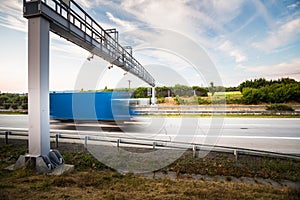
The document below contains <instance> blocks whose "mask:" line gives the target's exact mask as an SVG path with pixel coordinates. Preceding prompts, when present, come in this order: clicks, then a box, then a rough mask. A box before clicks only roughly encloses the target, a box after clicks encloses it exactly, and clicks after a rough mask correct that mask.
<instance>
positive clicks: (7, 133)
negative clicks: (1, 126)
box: [5, 131, 11, 144]
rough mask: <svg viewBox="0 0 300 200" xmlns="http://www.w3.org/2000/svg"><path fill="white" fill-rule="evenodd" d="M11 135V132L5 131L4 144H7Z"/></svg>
mask: <svg viewBox="0 0 300 200" xmlns="http://www.w3.org/2000/svg"><path fill="white" fill-rule="evenodd" d="M10 134H11V131H5V144H8V135H10Z"/></svg>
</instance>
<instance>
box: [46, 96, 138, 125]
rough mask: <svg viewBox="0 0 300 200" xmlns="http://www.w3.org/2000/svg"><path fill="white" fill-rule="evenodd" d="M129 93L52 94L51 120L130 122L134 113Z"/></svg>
mask: <svg viewBox="0 0 300 200" xmlns="http://www.w3.org/2000/svg"><path fill="white" fill-rule="evenodd" d="M129 102H130V94H129V93H127V92H51V93H50V118H51V119H56V120H61V121H64V120H97V121H128V120H131V119H132V117H133V115H134V112H133V110H131V108H130V103H129Z"/></svg>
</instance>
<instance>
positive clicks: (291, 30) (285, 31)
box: [253, 18, 300, 52]
mask: <svg viewBox="0 0 300 200" xmlns="http://www.w3.org/2000/svg"><path fill="white" fill-rule="evenodd" d="M299 35H300V18H298V19H294V20H291V21H289V22H287V23H285V24H283V25H281V26H280V27H279V28H278V30H277V31H275V32H271V33H270V34H269V35H268V37H267V38H265V39H263V40H262V41H260V42H256V43H254V44H253V46H254V47H256V48H258V49H261V50H264V51H267V52H268V51H272V50H274V49H276V48H279V47H282V46H284V45H287V44H289V43H291V42H293V41H295V40H297V39H299V38H300V37H299Z"/></svg>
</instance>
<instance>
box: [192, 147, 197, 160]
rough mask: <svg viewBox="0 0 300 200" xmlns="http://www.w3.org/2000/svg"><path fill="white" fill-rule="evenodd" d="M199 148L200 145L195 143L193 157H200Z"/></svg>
mask: <svg viewBox="0 0 300 200" xmlns="http://www.w3.org/2000/svg"><path fill="white" fill-rule="evenodd" d="M197 150H198V146H197V145H193V158H197V157H198V154H197Z"/></svg>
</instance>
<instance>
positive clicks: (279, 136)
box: [0, 115, 300, 154]
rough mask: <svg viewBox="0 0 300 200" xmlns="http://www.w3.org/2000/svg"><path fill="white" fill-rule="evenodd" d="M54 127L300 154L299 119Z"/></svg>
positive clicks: (18, 118) (54, 125)
mask: <svg viewBox="0 0 300 200" xmlns="http://www.w3.org/2000/svg"><path fill="white" fill-rule="evenodd" d="M0 127H7V128H27V127H28V116H27V115H0ZM51 129H52V130H58V132H59V130H70V131H72V130H73V131H77V132H78V133H79V134H83V133H86V132H88V133H89V134H92V135H100V136H101V135H113V136H118V137H129V138H147V139H161V140H167V141H180V142H194V143H199V144H212V145H220V146H229V147H241V148H250V149H257V150H266V151H274V152H280V153H292V154H300V119H299V118H224V119H223V118H217V117H216V118H171V117H167V118H136V119H135V120H134V121H128V122H122V123H121V122H120V123H111V122H97V121H96V122H90V121H89V122H83V121H80V122H63V123H62V122H60V121H55V120H51Z"/></svg>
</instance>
